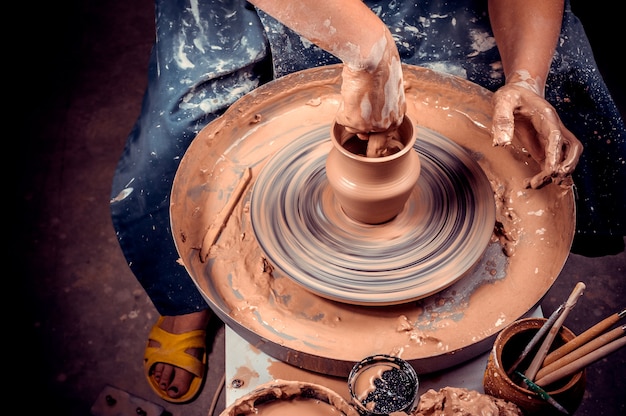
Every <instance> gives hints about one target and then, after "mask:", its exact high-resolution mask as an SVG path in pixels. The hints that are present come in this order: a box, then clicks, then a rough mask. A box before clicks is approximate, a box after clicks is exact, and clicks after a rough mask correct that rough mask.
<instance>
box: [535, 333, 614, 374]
mask: <svg viewBox="0 0 626 416" xmlns="http://www.w3.org/2000/svg"><path fill="white" fill-rule="evenodd" d="M625 332H626V326H621V327H619V328H615V329H613V330H612V331H609V332H607V333H606V334H603V335H600V336H599V337H597V338H595V339H593V340H591V341H589V342H588V343H586V344H583V345H581V346H580V347H579V348H577V349H575V350H573V351H572V352H570V353H569V354H566V355H564V356H563V357H561V358H559V359H558V360H556V361H553V362H552V363H550V364H549V365H544V366H543V367H541V369H540V370H539V372H538V373H537V376H536V378H537V379H538V380H539V379H541V378H543V377H545V376H546V375H547V374H550V373H552V372H553V371H556V370H557V369H559V368H561V367H564V366H566V365H568V364H570V363H571V362H573V361H576V360H578V359H579V358H582V357H584V356H585V355H587V354H590V353H592V352H594V351H595V350H597V349H599V348H600V347H602V346H603V345H606V344H608V343H609V342H611V341H613V340H615V339H617V338H619V337H621V336H623V335H624V333H625ZM570 342H571V341H570ZM568 344H569V342H568ZM544 363H545V361H544Z"/></svg>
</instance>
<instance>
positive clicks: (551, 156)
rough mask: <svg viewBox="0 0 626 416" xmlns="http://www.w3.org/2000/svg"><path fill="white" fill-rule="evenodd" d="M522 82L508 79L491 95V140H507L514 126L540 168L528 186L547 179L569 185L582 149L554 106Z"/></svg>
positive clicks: (510, 137)
mask: <svg viewBox="0 0 626 416" xmlns="http://www.w3.org/2000/svg"><path fill="white" fill-rule="evenodd" d="M525 85H526V84H525V83H508V84H506V85H504V86H503V87H501V88H500V89H499V90H498V91H496V92H495V94H494V95H493V99H492V101H493V105H494V112H493V127H492V130H493V131H492V134H493V142H494V145H497V146H502V145H506V144H509V143H511V140H512V138H513V132H514V129H519V130H520V131H521V132H522V133H523V134H520V135H519V137H520V139H521V140H522V145H523V146H524V147H525V148H526V149H527V150H528V152H529V153H530V155H531V156H532V157H533V159H535V161H536V162H537V163H539V165H540V167H541V171H540V172H539V173H537V174H536V175H535V176H533V177H532V178H529V179H528V181H527V187H529V188H541V187H542V186H544V185H546V184H548V183H551V182H552V183H556V184H559V185H571V183H572V179H571V174H572V172H573V171H574V168H575V167H576V164H577V163H578V159H579V157H580V155H581V153H582V150H583V146H582V143H581V142H580V141H579V140H578V139H577V138H576V136H574V134H573V133H572V132H571V131H569V130H568V129H567V128H566V127H565V126H564V125H563V123H562V122H561V119H560V118H559V116H558V114H557V112H556V110H555V109H554V107H552V105H550V104H549V103H548V102H547V101H546V100H545V99H544V98H543V97H542V96H541V95H539V94H538V93H537V92H536V91H535V90H534V89H533V88H530V87H526V86H525Z"/></svg>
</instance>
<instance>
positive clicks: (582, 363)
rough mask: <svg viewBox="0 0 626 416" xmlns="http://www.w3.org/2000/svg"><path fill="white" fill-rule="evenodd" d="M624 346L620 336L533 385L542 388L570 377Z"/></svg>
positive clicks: (623, 337)
mask: <svg viewBox="0 0 626 416" xmlns="http://www.w3.org/2000/svg"><path fill="white" fill-rule="evenodd" d="M625 345H626V336H622V337H620V338H618V339H616V340H615V341H612V342H610V343H609V344H606V345H604V346H602V347H600V348H598V349H597V350H595V351H593V352H590V353H589V354H587V355H585V356H583V357H581V358H579V359H577V360H575V361H572V362H571V363H569V364H567V365H565V366H563V367H561V368H559V369H557V370H555V371H553V372H551V373H550V374H547V375H545V376H543V377H542V378H541V379H539V380H537V381H535V384H537V385H538V386H541V387H544V386H547V385H550V384H552V383H554V382H555V381H558V380H560V379H562V378H564V377H567V376H570V375H572V374H574V373H576V372H578V371H580V370H582V369H583V368H585V367H587V366H588V365H589V364H592V363H594V362H596V361H598V360H599V359H601V358H604V357H606V356H607V355H609V354H611V353H612V352H614V351H616V350H618V349H620V348H622V347H624V346H625Z"/></svg>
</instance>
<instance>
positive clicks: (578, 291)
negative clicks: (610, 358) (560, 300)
mask: <svg viewBox="0 0 626 416" xmlns="http://www.w3.org/2000/svg"><path fill="white" fill-rule="evenodd" d="M585 287H586V286H585V284H584V283H583V282H578V283H577V284H576V286H575V287H574V290H572V293H571V294H570V295H569V298H568V299H567V301H566V302H565V307H564V308H563V312H561V315H559V317H558V319H557V320H556V322H555V323H554V325H552V327H551V328H550V331H549V332H548V334H547V335H546V337H545V338H544V340H543V343H542V344H541V346H540V347H539V350H538V351H537V355H535V357H534V358H533V360H532V362H531V363H530V366H528V369H527V370H526V372H525V373H524V375H525V376H526V378H527V379H529V380H530V381H534V380H535V376H536V375H537V372H538V371H539V368H540V367H541V364H543V360H544V359H545V358H546V355H548V350H549V349H550V347H551V346H552V342H553V341H554V338H556V334H557V333H558V332H559V330H560V329H561V326H563V321H565V318H567V315H568V314H569V312H570V311H571V310H572V309H573V308H574V306H575V305H576V302H577V301H578V298H579V297H580V296H581V295H582V294H583V292H584V291H585Z"/></svg>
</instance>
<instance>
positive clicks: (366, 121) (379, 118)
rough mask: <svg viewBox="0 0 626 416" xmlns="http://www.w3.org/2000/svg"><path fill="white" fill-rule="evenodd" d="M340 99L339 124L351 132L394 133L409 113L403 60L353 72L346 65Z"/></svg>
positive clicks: (383, 62)
mask: <svg viewBox="0 0 626 416" xmlns="http://www.w3.org/2000/svg"><path fill="white" fill-rule="evenodd" d="M393 46H394V48H395V45H393ZM341 98H342V103H341V106H340V108H339V111H338V113H337V122H338V123H339V124H341V125H343V126H345V127H346V129H347V130H348V131H349V132H351V133H372V132H383V131H387V130H389V129H392V130H393V129H395V128H396V127H398V126H399V125H400V123H401V122H402V119H403V118H404V113H405V111H406V103H405V98H404V85H403V79H402V66H401V64H400V60H399V59H397V58H393V59H391V61H387V60H385V61H382V62H380V64H379V65H378V66H376V67H375V68H373V69H354V68H352V67H350V65H347V64H344V66H343V72H342V84H341Z"/></svg>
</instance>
